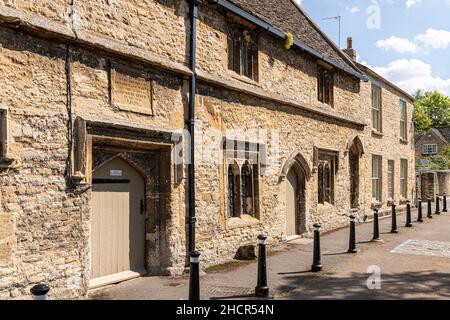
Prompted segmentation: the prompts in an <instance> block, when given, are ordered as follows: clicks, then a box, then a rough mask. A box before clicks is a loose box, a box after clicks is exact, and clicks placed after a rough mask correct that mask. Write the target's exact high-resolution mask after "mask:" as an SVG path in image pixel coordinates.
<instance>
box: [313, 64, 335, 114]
mask: <svg viewBox="0 0 450 320" xmlns="http://www.w3.org/2000/svg"><path fill="white" fill-rule="evenodd" d="M334 74H335V72H334V70H333V67H331V66H328V65H325V64H323V63H318V64H317V100H318V101H319V102H321V103H323V104H326V105H329V106H331V107H334ZM326 94H327V95H326Z"/></svg>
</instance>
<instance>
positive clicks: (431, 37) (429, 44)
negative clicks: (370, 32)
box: [375, 0, 450, 53]
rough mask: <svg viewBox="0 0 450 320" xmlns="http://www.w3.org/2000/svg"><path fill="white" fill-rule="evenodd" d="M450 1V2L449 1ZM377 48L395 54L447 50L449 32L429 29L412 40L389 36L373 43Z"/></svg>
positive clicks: (449, 37)
mask: <svg viewBox="0 0 450 320" xmlns="http://www.w3.org/2000/svg"><path fill="white" fill-rule="evenodd" d="M449 1H450V0H449ZM375 45H376V46H377V47H378V48H381V49H384V50H387V51H394V52H397V53H417V52H427V50H426V49H430V48H431V49H435V50H438V49H447V48H448V47H449V46H450V31H447V30H436V29H433V28H429V29H428V30H427V31H425V33H420V34H418V35H417V36H415V37H414V39H413V40H409V39H405V38H399V37H395V36H391V37H390V38H388V39H385V40H378V41H377V42H375Z"/></svg>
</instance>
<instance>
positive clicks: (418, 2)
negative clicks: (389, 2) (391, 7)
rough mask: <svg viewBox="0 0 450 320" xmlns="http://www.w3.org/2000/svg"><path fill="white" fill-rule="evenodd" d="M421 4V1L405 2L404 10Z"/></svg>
mask: <svg viewBox="0 0 450 320" xmlns="http://www.w3.org/2000/svg"><path fill="white" fill-rule="evenodd" d="M421 3H422V0H406V2H405V4H406V8H408V9H410V8H411V7H414V6H417V5H419V4H421Z"/></svg>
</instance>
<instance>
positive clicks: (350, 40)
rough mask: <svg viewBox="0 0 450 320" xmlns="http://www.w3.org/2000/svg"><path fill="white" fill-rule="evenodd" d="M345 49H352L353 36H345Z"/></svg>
mask: <svg viewBox="0 0 450 320" xmlns="http://www.w3.org/2000/svg"><path fill="white" fill-rule="evenodd" d="M347 49H353V38H352V37H348V38H347Z"/></svg>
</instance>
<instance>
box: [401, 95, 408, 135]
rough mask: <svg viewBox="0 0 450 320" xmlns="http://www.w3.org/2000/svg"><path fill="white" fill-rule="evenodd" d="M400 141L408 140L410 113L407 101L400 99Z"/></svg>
mask: <svg viewBox="0 0 450 320" xmlns="http://www.w3.org/2000/svg"><path fill="white" fill-rule="evenodd" d="M400 139H402V140H405V141H406V140H407V139H408V111H407V104H406V101H405V100H402V99H400Z"/></svg>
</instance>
